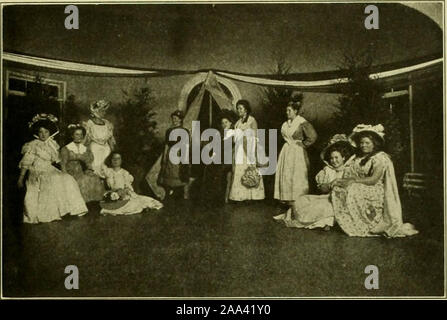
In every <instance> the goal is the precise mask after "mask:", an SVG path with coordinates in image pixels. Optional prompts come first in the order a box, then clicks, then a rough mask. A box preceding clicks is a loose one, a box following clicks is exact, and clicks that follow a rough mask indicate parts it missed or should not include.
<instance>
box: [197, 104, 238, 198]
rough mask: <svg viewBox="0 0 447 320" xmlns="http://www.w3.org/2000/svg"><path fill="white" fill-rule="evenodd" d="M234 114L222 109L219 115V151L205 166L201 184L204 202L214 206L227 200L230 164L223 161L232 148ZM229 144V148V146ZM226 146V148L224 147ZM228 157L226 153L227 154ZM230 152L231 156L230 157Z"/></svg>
mask: <svg viewBox="0 0 447 320" xmlns="http://www.w3.org/2000/svg"><path fill="white" fill-rule="evenodd" d="M235 118H236V115H235V114H234V112H233V111H232V110H228V109H222V116H221V120H220V123H221V130H220V131H221V132H220V133H221V140H222V141H221V149H220V150H221V152H220V155H219V157H218V155H213V157H212V158H213V160H214V157H218V158H217V159H216V160H215V161H216V163H211V164H208V165H207V166H206V167H205V170H204V174H203V184H202V192H201V194H202V195H203V196H202V197H203V198H202V199H203V200H204V202H205V203H206V204H209V205H212V206H216V205H223V204H224V203H227V202H228V196H229V194H230V186H231V171H232V164H231V163H229V164H228V163H225V155H226V154H227V153H231V152H232V150H233V143H232V142H233V136H234V123H235ZM230 146H231V149H229V147H230ZM226 147H228V148H226ZM227 157H228V155H227ZM232 157H233V156H232V154H231V158H232Z"/></svg>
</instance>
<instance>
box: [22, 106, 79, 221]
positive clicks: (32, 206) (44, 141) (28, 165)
mask: <svg viewBox="0 0 447 320" xmlns="http://www.w3.org/2000/svg"><path fill="white" fill-rule="evenodd" d="M56 122H57V118H56V117H54V116H53V115H51V114H38V115H36V116H35V117H34V118H33V119H32V120H31V122H30V123H29V127H30V129H31V130H32V132H33V133H34V137H35V138H36V139H35V140H33V141H30V142H28V143H26V144H25V145H24V146H23V148H22V154H23V158H22V160H21V161H20V163H19V167H20V177H19V180H18V183H17V184H18V186H19V188H23V187H24V186H25V175H26V173H27V172H29V176H28V179H27V180H26V195H25V211H24V217H23V221H24V222H25V223H39V222H50V221H54V220H60V219H61V218H62V216H64V215H66V214H70V215H79V216H81V215H83V214H85V213H87V207H86V206H85V202H84V200H83V198H82V195H81V193H80V191H79V187H78V184H77V183H76V181H75V180H74V178H73V177H72V176H70V175H69V174H66V173H63V172H61V171H59V170H58V169H57V168H56V167H54V166H53V165H52V164H53V163H57V162H59V145H58V144H57V143H56V141H54V140H53V136H55V135H56V134H57V133H58V129H57V125H56Z"/></svg>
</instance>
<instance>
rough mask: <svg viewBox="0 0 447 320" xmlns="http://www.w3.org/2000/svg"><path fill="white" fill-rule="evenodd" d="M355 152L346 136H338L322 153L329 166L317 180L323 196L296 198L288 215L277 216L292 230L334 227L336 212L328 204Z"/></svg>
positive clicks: (333, 138) (323, 159)
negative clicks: (335, 186) (338, 180)
mask: <svg viewBox="0 0 447 320" xmlns="http://www.w3.org/2000/svg"><path fill="white" fill-rule="evenodd" d="M352 153H353V148H352V146H351V144H350V143H349V141H348V138H347V137H346V135H344V134H336V135H334V136H333V137H332V138H331V140H330V141H329V143H328V145H327V146H326V147H325V148H324V149H323V150H322V151H321V154H320V157H321V160H322V161H323V162H324V163H325V164H326V166H325V167H324V168H323V169H322V170H321V171H320V172H319V173H318V174H317V176H316V177H315V180H316V181H317V186H318V188H319V189H320V191H321V192H322V193H323V194H322V195H303V196H300V197H298V198H297V200H296V201H295V203H294V205H293V207H292V208H290V209H289V210H288V211H287V212H286V213H285V214H280V215H278V216H275V217H274V219H276V220H282V221H284V223H285V224H286V226H287V227H291V228H306V229H314V228H325V230H329V229H330V227H332V226H333V225H334V211H333V209H332V205H331V203H330V200H329V193H330V192H331V190H332V187H333V183H334V181H335V180H336V179H339V178H341V177H342V176H343V171H344V169H345V163H346V161H347V160H348V159H349V158H350V157H351V156H352Z"/></svg>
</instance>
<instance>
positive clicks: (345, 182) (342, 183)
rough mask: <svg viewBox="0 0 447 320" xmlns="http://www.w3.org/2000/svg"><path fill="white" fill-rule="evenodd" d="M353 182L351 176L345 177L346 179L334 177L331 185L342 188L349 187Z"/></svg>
mask: <svg viewBox="0 0 447 320" xmlns="http://www.w3.org/2000/svg"><path fill="white" fill-rule="evenodd" d="M354 182H355V180H354V179H353V178H347V179H335V180H334V181H333V182H332V187H342V188H347V187H349V186H350V185H351V184H353V183H354Z"/></svg>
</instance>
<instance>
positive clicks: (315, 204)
mask: <svg viewBox="0 0 447 320" xmlns="http://www.w3.org/2000/svg"><path fill="white" fill-rule="evenodd" d="M294 209H295V210H296V213H297V217H296V219H292V209H289V210H288V211H287V212H286V213H284V214H280V215H278V216H275V217H273V218H274V219H275V220H282V221H284V223H285V224H286V226H287V227H290V228H305V229H315V228H324V227H326V226H330V227H332V226H333V225H334V221H335V219H334V210H333V208H332V204H331V202H330V200H329V195H305V196H301V197H299V198H298V199H297V200H296V201H295V203H294Z"/></svg>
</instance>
